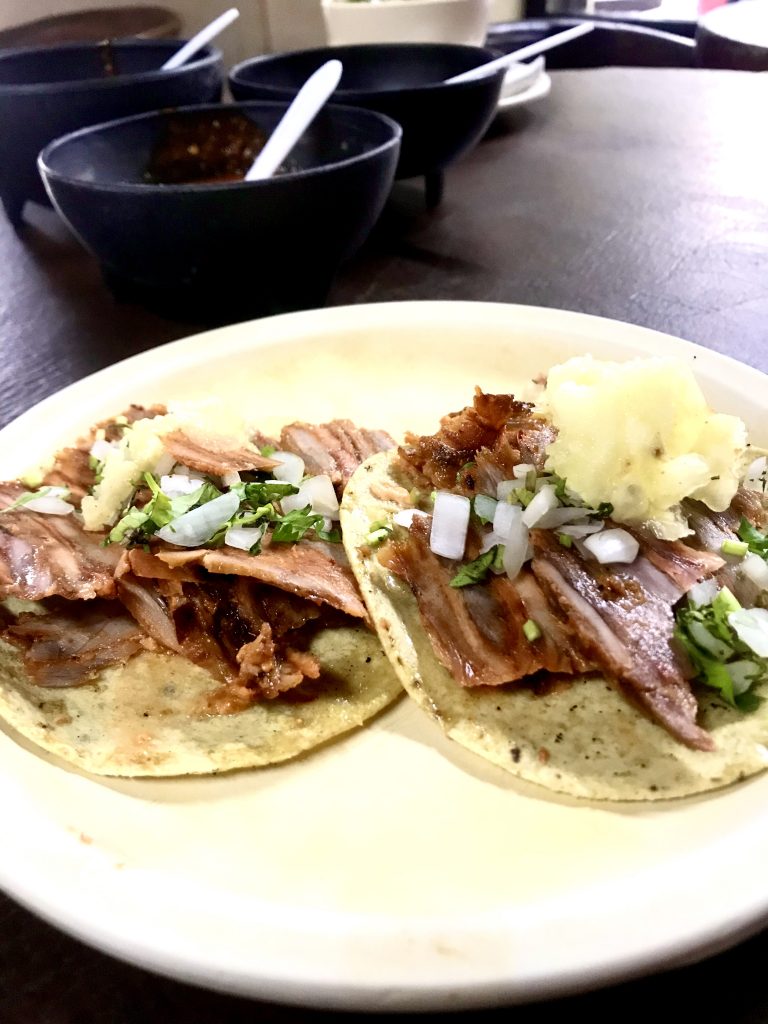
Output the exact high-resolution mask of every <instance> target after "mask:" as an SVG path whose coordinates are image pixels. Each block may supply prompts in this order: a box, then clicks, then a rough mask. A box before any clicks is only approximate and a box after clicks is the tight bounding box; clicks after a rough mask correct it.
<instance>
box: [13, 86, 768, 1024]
mask: <svg viewBox="0 0 768 1024" xmlns="http://www.w3.org/2000/svg"><path fill="white" fill-rule="evenodd" d="M766 110H768V75H749V74H746V73H736V72H709V71H657V70H631V69H626V70H625V69H622V70H619V69H612V70H603V71H588V72H587V71H580V72H560V73H557V74H556V75H554V88H553V92H552V95H551V97H550V99H549V100H548V101H546V102H545V103H544V104H542V105H540V106H538V107H535V108H532V109H531V110H530V111H526V112H520V113H518V114H517V115H515V116H514V117H511V116H510V115H507V116H506V118H505V119H504V120H501V121H500V122H499V123H498V124H497V125H496V126H495V127H494V129H493V131H492V132H491V134H490V136H489V137H488V138H487V139H486V141H485V142H484V143H483V144H482V145H481V146H480V148H479V149H478V150H477V151H476V152H475V153H474V154H472V155H471V156H470V157H468V158H467V159H466V160H465V161H464V162H463V163H462V164H460V165H459V166H457V167H455V168H453V169H452V170H451V171H450V173H449V174H448V177H447V189H446V196H445V200H444V203H443V205H442V207H441V208H440V209H439V210H438V211H436V212H433V213H431V214H427V213H426V212H425V211H424V209H423V202H422V200H423V196H422V193H421V189H420V186H419V185H418V184H417V183H404V184H401V185H398V187H397V188H396V191H395V194H394V195H393V197H392V200H391V201H390V204H389V206H388V208H387V210H386V212H385V215H384V217H383V219H382V221H381V223H380V225H379V228H378V229H377V231H376V232H375V235H374V237H373V238H372V239H371V240H370V242H369V244H368V245H367V246H366V248H365V250H364V251H363V252H361V253H360V254H359V255H358V256H357V258H356V259H355V260H354V261H353V262H352V263H351V264H350V265H349V266H348V267H346V268H345V270H344V271H343V273H342V274H341V275H340V277H339V279H338V281H337V283H336V286H335V287H334V290H333V292H332V294H331V299H330V301H331V302H332V303H333V304H342V303H356V302H375V301H390V300H401V299H437V298H439V299H477V300H486V301H494V302H523V303H530V304H534V305H543V306H552V307H563V308H567V309H577V310H583V311H585V312H589V313H595V314H600V315H602V316H608V317H614V318H617V319H620V320H628V321H632V322H634V323H638V324H643V325H645V326H648V327H653V328H657V329H660V330H664V331H668V332H670V333H673V334H677V335H680V336H682V337H684V338H688V339H690V340H693V341H697V342H699V343H701V344H703V345H706V346H709V347H712V348H716V349H718V350H720V351H723V352H727V353H729V354H731V355H733V356H735V357H737V358H739V359H742V360H744V361H746V362H749V363H752V364H753V365H755V366H757V367H760V368H761V369H763V370H767V371H768V345H766V340H768V174H767V173H766V168H767V167H768V159H766V158H767V157H768V143H766V137H765V132H764V120H765V111H766ZM194 329H195V325H190V324H181V323H170V322H167V321H163V320H160V319H158V318H156V317H154V316H151V315H149V314H147V313H145V312H144V311H142V310H141V309H139V308H135V307H131V306H125V305H120V304H118V303H116V302H115V301H114V300H113V299H112V297H111V296H110V294H109V293H108V292H107V291H106V290H105V288H104V287H103V285H102V283H101V279H100V276H99V272H98V269H97V267H96V266H95V264H94V262H93V261H92V260H91V259H90V257H88V256H87V255H85V254H84V253H82V252H81V251H80V250H79V249H78V247H77V246H76V244H75V243H73V242H72V241H71V240H69V239H67V238H66V237H65V236H63V235H62V233H61V232H60V231H56V230H55V229H54V230H51V227H50V225H47V226H46V227H45V230H40V229H39V228H33V229H30V230H29V231H28V232H27V233H26V236H25V237H24V238H18V237H16V236H15V235H14V234H13V232H12V231H11V230H10V229H9V228H8V227H7V225H6V224H5V223H1V224H0V343H1V345H2V347H1V349H0V351H1V352H2V359H1V360H0V421H1V422H2V423H5V422H8V421H9V420H10V419H12V418H13V417H14V416H16V415H18V414H19V413H21V412H22V411H23V410H25V409H26V408H28V407H29V406H31V405H32V404H34V403H35V402H37V401H38V400H39V399H41V398H43V397H44V396H45V395H47V394H50V393H51V392H53V391H55V390H57V389H58V388H60V387H62V386H63V385H65V384H68V383H69V382H71V381H74V380H76V379H77V378H79V377H81V376H83V375H84V374H86V373H88V372H90V371H93V370H95V369H97V368H99V367H102V366H105V365H108V364H110V363H113V362H115V361H116V360H118V359H121V358H123V357H125V356H127V355H130V354H132V353H135V352H139V351H142V350H143V349H147V348H151V347H153V346H155V345H158V344H161V343H163V342H165V341H169V340H171V339H173V338H177V337H181V336H183V335H186V334H189V333H191V332H192V331H193V330H194ZM0 841H1V840H0ZM724 870H727V865H713V866H712V885H717V884H718V877H719V872H721V871H724ZM706 898H707V893H706V892H705V891H704V892H702V899H706ZM766 960H768V937H767V936H766V935H765V934H763V935H760V936H758V937H756V938H753V939H750V940H749V941H746V942H743V943H742V944H741V945H739V946H738V947H737V948H735V949H733V950H731V951H730V952H726V953H724V954H721V955H720V956H718V957H716V958H714V959H711V960H709V961H708V962H706V963H704V964H700V965H697V966H693V967H688V968H683V969H678V970H676V971H673V972H669V973H666V974H660V975H657V976H655V977H653V978H648V979H645V980H640V981H632V982H628V983H626V984H624V985H622V986H617V987H613V988H610V989H607V990H605V991H603V992H599V993H594V994H591V995H586V996H579V997H574V998H571V999H568V1000H561V1001H557V1002H550V1003H541V1004H538V1005H535V1006H530V1007H526V1008H521V1009H519V1010H515V1011H514V1013H515V1020H516V1021H518V1022H522V1024H531V1022H541V1021H555V1020H558V1021H561V1020H563V1019H566V1018H567V1017H568V1016H570V1015H573V1014H576V1015H578V1017H579V1018H580V1019H585V1018H587V1017H588V1018H590V1019H591V1020H593V1021H615V1020H617V1019H626V1017H627V1013H628V1011H632V1010H634V1011H635V1012H636V1013H637V1014H638V1015H639V1016H640V1017H641V1019H642V1018H645V1017H651V1018H660V1019H663V1018H664V1017H666V1016H667V1015H671V1014H673V1013H674V1014H684V1015H685V1016H686V1017H687V1018H689V1019H694V1020H696V1019H698V1020H703V1021H709V1020H719V1019H727V1020H728V1021H729V1024H758V1022H764V1021H768V992H766V988H765V985H764V984H763V970H764V964H765V962H766ZM508 1013H509V1011H498V1010H497V1011H488V1012H487V1013H473V1014H471V1015H469V1014H467V1015H466V1016H471V1017H472V1018H473V1019H477V1020H479V1019H481V1018H482V1019H484V1020H487V1021H491V1020H493V1019H494V1018H498V1019H502V1014H503V1015H504V1019H506V1015H507V1014H508ZM630 1016H632V1014H630ZM329 1017H330V1015H329V1014H320V1013H312V1012H302V1011H297V1010H291V1009H283V1008H280V1007H273V1006H266V1005H261V1004H254V1003H250V1002H247V1001H244V1000H239V999H233V998H229V997H225V996H220V995H215V994H210V993H203V992H199V991H197V990H195V989H193V988H190V987H187V986H185V985H181V984H177V983H176V982H172V981H167V980H163V979H158V978H154V977H153V976H151V975H149V974H146V973H145V972H143V971H140V970H138V969H136V968H133V967H129V966H126V965H123V964H120V963H118V962H116V961H113V960H111V959H110V958H108V957H106V956H103V955H102V954H100V953H97V952H94V951H91V950H89V949H86V948H85V947H83V946H81V945H80V944H79V943H77V942H75V941H73V940H71V939H69V938H67V937H65V936H64V935H62V934H60V933H59V932H57V931H56V930H54V929H53V928H51V927H49V926H48V925H45V924H43V923H41V922H40V921H38V920H37V919H36V918H35V917H33V916H32V915H30V914H28V913H27V912H26V911H25V910H22V909H21V908H20V907H18V906H17V905H16V904H15V903H13V902H12V901H11V900H9V899H7V898H5V897H2V896H0V1021H2V1022H3V1024H90V1022H91V1021H93V1022H94V1024H96V1022H98V1024H104V1022H107V1024H161V1022H162V1024H167V1022H175V1021H177V1020H183V1021H184V1022H185V1024H198V1022H199V1024H203V1022H205V1024H219V1022H230V1021H231V1022H239V1021H246V1020H247V1021H253V1020H268V1021H275V1020H276V1021H280V1022H283V1021H293V1020H297V1019H299V1020H305V1021H317V1022H320V1021H322V1020H323V1019H324V1018H329Z"/></svg>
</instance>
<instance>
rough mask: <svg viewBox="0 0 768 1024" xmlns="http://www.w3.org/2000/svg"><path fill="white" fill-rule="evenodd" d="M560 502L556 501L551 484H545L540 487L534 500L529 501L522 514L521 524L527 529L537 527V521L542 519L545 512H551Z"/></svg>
mask: <svg viewBox="0 0 768 1024" xmlns="http://www.w3.org/2000/svg"><path fill="white" fill-rule="evenodd" d="M559 504H560V502H559V501H558V500H557V495H556V494H555V488H554V487H553V486H552V485H551V484H547V485H546V486H544V487H542V488H541V490H540V491H539V492H538V494H537V495H536V497H535V498H533V499H532V500H531V503H530V504H529V505H528V507H527V508H526V510H525V512H523V522H524V523H525V525H526V526H527V527H529V528H530V527H533V526H538V523H539V520H540V519H542V518H543V517H544V516H545V515H546V513H547V512H551V511H552V509H554V508H557V507H558V505H559Z"/></svg>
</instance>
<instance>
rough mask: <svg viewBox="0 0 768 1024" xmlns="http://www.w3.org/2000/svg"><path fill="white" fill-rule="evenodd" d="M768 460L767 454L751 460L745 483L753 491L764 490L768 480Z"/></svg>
mask: <svg viewBox="0 0 768 1024" xmlns="http://www.w3.org/2000/svg"><path fill="white" fill-rule="evenodd" d="M767 465H768V460H766V457H765V455H761V456H760V458H759V459H755V460H754V462H751V463H750V465H749V469H748V470H747V472H746V473H745V475H744V483H745V484H746V485H747V487H749V488H750V489H751V490H753V491H764V490H765V482H766V468H767Z"/></svg>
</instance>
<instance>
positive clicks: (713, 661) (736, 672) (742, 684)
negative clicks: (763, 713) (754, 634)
mask: <svg viewBox="0 0 768 1024" xmlns="http://www.w3.org/2000/svg"><path fill="white" fill-rule="evenodd" d="M740 607H741V605H740V604H739V602H738V601H737V600H736V598H735V597H734V596H733V594H732V593H731V592H730V590H728V588H727V587H723V588H722V590H720V591H719V593H718V594H717V596H716V597H715V599H714V600H713V601H712V602H711V604H705V605H698V606H693V605H690V604H689V605H688V606H684V607H682V608H680V609H678V611H677V613H676V615H675V634H674V635H675V638H676V640H677V641H678V643H680V644H681V646H682V647H683V648H684V650H685V652H686V654H687V655H688V658H689V659H690V662H691V664H692V665H693V667H694V669H695V670H696V678H697V679H698V680H699V682H701V683H703V684H704V685H705V686H708V687H710V688H711V689H713V690H717V691H718V692H719V694H720V696H721V697H722V699H723V700H724V701H725V702H726V704H730V705H731V707H734V708H738V709H739V710H741V711H753V710H754V709H755V708H756V707H757V706H758V704H759V699H758V698H757V696H756V695H755V694H754V693H752V692H750V690H751V687H752V686H753V685H754V684H755V683H757V682H761V681H763V680H764V679H766V678H767V677H768V662H766V661H765V660H764V659H762V658H759V657H758V656H757V655H756V654H755V653H754V651H752V649H751V648H750V647H748V646H747V645H746V644H745V643H743V641H741V640H740V639H739V637H738V635H737V634H736V631H735V630H734V629H733V628H732V626H731V625H730V623H729V622H728V616H729V615H730V614H731V612H734V611H738V610H739V608H740Z"/></svg>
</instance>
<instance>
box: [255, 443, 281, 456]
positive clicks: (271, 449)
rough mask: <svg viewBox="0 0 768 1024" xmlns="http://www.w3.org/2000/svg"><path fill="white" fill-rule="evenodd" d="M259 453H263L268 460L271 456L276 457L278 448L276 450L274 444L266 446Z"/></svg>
mask: <svg viewBox="0 0 768 1024" xmlns="http://www.w3.org/2000/svg"><path fill="white" fill-rule="evenodd" d="M259 451H260V452H261V454H262V455H263V456H264V458H265V459H268V458H269V457H270V455H274V454H275V452H276V451H277V448H275V446H274V445H273V444H264V445H262V446H261V448H260V449H259Z"/></svg>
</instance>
